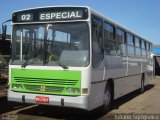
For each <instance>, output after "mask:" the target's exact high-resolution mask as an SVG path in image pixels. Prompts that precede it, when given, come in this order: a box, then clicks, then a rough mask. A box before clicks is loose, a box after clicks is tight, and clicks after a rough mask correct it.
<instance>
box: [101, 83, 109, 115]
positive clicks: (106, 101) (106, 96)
mask: <svg viewBox="0 0 160 120" xmlns="http://www.w3.org/2000/svg"><path fill="white" fill-rule="evenodd" d="M111 103H112V91H111V86H110V84H109V83H107V85H106V87H105V91H104V95H103V105H102V106H101V108H100V112H101V113H102V114H105V113H107V112H108V111H109V110H110V108H111Z"/></svg>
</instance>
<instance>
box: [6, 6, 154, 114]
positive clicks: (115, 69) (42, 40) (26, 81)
mask: <svg viewBox="0 0 160 120" xmlns="http://www.w3.org/2000/svg"><path fill="white" fill-rule="evenodd" d="M151 50H152V43H151V42H149V41H147V40H146V39H145V38H143V37H141V36H139V35H138V34H136V33H134V32H132V31H130V30H129V29H127V28H125V27H123V26H121V25H119V24H117V23H116V22H114V21H112V20H111V19H109V18H107V17H105V16H103V15H101V14H100V13H98V12H96V11H94V10H92V9H91V8H89V7H83V6H63V7H62V6H58V7H42V8H32V9H25V10H21V11H16V12H14V13H13V15H12V59H11V61H10V65H9V90H8V100H9V101H15V102H23V103H36V104H47V105H53V106H64V107H73V108H80V109H85V110H92V109H95V108H97V107H100V106H101V108H102V109H101V110H103V111H104V112H106V111H108V110H109V108H110V106H111V103H112V101H113V100H114V99H117V98H119V97H121V96H123V95H125V94H127V93H130V92H132V91H134V90H137V89H140V90H141V91H142V92H143V91H144V86H145V85H147V84H149V82H150V80H151V79H152V72H153V71H152V59H151V57H150V53H151Z"/></svg>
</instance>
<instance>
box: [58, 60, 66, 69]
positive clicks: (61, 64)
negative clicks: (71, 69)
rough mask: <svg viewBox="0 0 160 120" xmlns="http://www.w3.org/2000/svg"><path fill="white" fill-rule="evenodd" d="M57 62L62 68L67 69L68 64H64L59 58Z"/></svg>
mask: <svg viewBox="0 0 160 120" xmlns="http://www.w3.org/2000/svg"><path fill="white" fill-rule="evenodd" d="M57 63H58V65H59V66H61V67H62V68H63V69H65V70H66V69H68V66H66V65H65V64H64V63H63V62H62V61H60V60H57Z"/></svg>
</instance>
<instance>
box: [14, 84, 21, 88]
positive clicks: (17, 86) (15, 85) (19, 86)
mask: <svg viewBox="0 0 160 120" xmlns="http://www.w3.org/2000/svg"><path fill="white" fill-rule="evenodd" d="M12 88H13V89H22V85H19V84H13V85H12Z"/></svg>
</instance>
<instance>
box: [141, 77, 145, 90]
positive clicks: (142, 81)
mask: <svg viewBox="0 0 160 120" xmlns="http://www.w3.org/2000/svg"><path fill="white" fill-rule="evenodd" d="M144 82H145V79H144V75H142V78H141V88H140V93H144V90H145V86H144Z"/></svg>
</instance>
